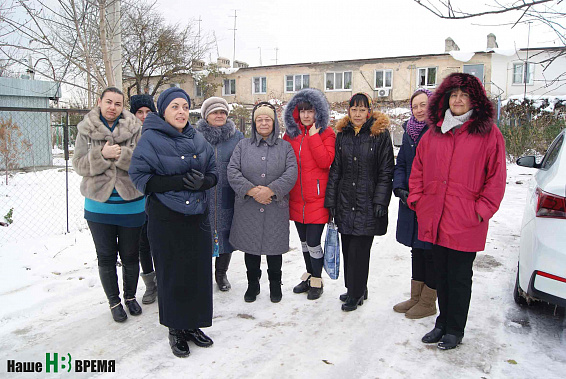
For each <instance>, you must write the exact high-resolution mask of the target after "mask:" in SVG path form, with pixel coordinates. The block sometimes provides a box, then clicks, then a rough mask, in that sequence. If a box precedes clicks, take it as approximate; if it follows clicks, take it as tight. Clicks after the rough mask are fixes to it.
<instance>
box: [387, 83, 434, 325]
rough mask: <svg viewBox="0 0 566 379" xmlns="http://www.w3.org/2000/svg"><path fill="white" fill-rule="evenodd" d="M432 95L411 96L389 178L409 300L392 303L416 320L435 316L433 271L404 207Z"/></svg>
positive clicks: (425, 244) (422, 91) (420, 92)
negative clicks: (408, 271)
mask: <svg viewBox="0 0 566 379" xmlns="http://www.w3.org/2000/svg"><path fill="white" fill-rule="evenodd" d="M431 95H432V92H430V91H429V90H427V89H424V88H419V89H417V90H416V91H415V92H414V93H413V96H411V100H410V102H409V103H410V105H411V118H410V119H409V120H408V121H407V122H405V124H404V125H403V129H405V133H403V142H402V144H401V149H400V150H399V154H397V163H396V164H395V174H394V176H393V193H394V194H395V196H397V197H398V198H399V216H398V219H397V241H398V242H399V243H402V244H403V245H405V246H408V247H410V248H411V266H412V280H411V298H410V299H409V300H406V301H403V302H401V303H399V304H396V305H395V306H394V307H393V310H394V311H395V312H399V313H404V314H405V317H407V318H410V319H419V318H423V317H428V316H432V315H434V314H436V284H435V277H434V276H435V271H434V264H433V262H432V251H431V248H432V244H431V243H428V242H423V241H421V240H419V239H418V238H417V235H418V223H417V215H416V213H415V212H414V211H413V210H411V209H409V207H408V206H407V197H408V196H409V177H410V176H411V166H412V165H413V160H414V159H415V154H416V152H417V146H418V144H419V142H420V140H421V138H422V136H423V135H424V134H425V132H426V131H427V130H428V126H427V124H426V118H427V105H428V98H429V97H430V96H431Z"/></svg>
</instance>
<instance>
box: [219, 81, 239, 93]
mask: <svg viewBox="0 0 566 379" xmlns="http://www.w3.org/2000/svg"><path fill="white" fill-rule="evenodd" d="M235 94H236V79H224V85H223V86H222V95H223V96H231V95H235Z"/></svg>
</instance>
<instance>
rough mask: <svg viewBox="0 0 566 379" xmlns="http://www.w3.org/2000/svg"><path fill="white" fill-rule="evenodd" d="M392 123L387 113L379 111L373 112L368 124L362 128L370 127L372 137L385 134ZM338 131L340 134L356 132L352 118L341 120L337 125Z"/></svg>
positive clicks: (347, 117)
mask: <svg viewBox="0 0 566 379" xmlns="http://www.w3.org/2000/svg"><path fill="white" fill-rule="evenodd" d="M390 124H391V122H390V121H389V117H387V115H386V114H385V113H382V112H379V111H373V114H372V115H371V117H370V118H369V119H368V120H367V121H366V123H365V124H364V125H363V126H362V129H364V128H367V127H369V128H370V133H371V135H372V136H377V135H379V134H381V133H383V132H384V131H385V130H387V129H388V128H389V125H390ZM336 130H337V131H338V132H345V131H347V130H354V127H353V126H352V123H351V122H350V116H346V117H344V118H342V119H340V120H339V121H338V122H337V123H336Z"/></svg>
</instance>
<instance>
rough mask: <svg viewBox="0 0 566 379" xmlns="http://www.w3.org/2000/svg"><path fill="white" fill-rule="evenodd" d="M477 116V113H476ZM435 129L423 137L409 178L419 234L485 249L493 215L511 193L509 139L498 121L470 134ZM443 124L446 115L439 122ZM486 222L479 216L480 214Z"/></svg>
mask: <svg viewBox="0 0 566 379" xmlns="http://www.w3.org/2000/svg"><path fill="white" fill-rule="evenodd" d="M472 117H473V116H472ZM473 122H474V120H473V119H472V120H470V121H468V122H466V123H465V124H464V125H462V127H460V128H459V129H457V130H456V132H455V133H452V132H448V133H446V134H442V133H440V132H435V131H432V130H429V131H428V132H427V133H426V134H425V135H424V136H423V138H422V139H421V142H420V144H419V146H418V148H417V155H416V157H415V160H414V161H413V167H412V171H411V177H410V178H409V193H410V195H409V198H408V199H407V202H408V203H409V205H410V207H411V209H413V210H415V211H416V213H417V219H418V222H419V239H420V240H421V241H425V242H431V243H434V244H436V245H440V246H444V247H447V248H450V249H454V250H460V251H468V252H476V251H481V250H484V248H485V241H486V237H487V229H488V224H489V219H490V218H491V217H492V216H493V215H494V214H495V212H496V211H497V210H498V209H499V204H500V203H501V200H502V199H503V194H504V192H505V180H506V167H505V142H504V140H503V136H502V134H501V132H500V131H499V129H498V128H497V126H495V125H493V126H492V127H491V130H490V131H489V132H487V133H486V134H470V133H468V128H469V126H470V124H471V123H473ZM441 125H442V120H441V121H439V122H438V124H437V127H440V126H441ZM476 213H478V214H480V215H481V217H482V219H483V221H481V222H480V221H479V219H478V216H477V214H476Z"/></svg>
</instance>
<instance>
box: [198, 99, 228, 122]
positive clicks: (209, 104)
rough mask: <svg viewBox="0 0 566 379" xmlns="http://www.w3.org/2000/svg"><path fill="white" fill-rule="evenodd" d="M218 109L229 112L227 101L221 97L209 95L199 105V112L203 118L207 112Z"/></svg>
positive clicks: (206, 115)
mask: <svg viewBox="0 0 566 379" xmlns="http://www.w3.org/2000/svg"><path fill="white" fill-rule="evenodd" d="M218 110H222V111H224V112H226V114H228V113H230V110H229V109H228V102H227V101H226V100H224V99H223V98H221V97H209V98H208V99H206V100H205V101H204V102H203V103H202V105H201V106H200V114H201V116H202V118H204V119H205V120H206V118H207V117H208V115H209V114H211V113H212V112H215V111H218Z"/></svg>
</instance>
